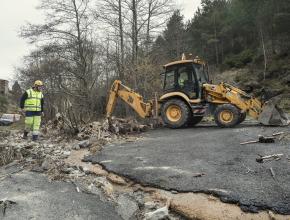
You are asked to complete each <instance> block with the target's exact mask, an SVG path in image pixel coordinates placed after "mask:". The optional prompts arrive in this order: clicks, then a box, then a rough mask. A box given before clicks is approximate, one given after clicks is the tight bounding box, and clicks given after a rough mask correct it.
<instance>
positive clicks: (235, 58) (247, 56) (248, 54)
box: [224, 49, 254, 68]
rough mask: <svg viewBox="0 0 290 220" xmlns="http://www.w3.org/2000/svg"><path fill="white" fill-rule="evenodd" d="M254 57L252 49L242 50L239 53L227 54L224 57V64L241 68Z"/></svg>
mask: <svg viewBox="0 0 290 220" xmlns="http://www.w3.org/2000/svg"><path fill="white" fill-rule="evenodd" d="M253 58H254V53H253V51H252V50H249V49H247V50H244V51H242V52H241V53H239V54H236V55H231V56H228V57H227V58H226V59H225V61H224V62H225V64H226V65H228V66H229V67H231V68H232V67H236V68H241V67H244V66H245V65H247V64H248V63H250V62H252V61H253Z"/></svg>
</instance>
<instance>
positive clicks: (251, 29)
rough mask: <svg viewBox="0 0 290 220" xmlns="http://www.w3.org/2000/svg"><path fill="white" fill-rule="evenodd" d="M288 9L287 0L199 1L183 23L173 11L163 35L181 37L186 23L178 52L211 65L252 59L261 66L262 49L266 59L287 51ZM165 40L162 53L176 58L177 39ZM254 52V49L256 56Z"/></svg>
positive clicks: (289, 47) (289, 45)
mask: <svg viewBox="0 0 290 220" xmlns="http://www.w3.org/2000/svg"><path fill="white" fill-rule="evenodd" d="M289 11H290V1H289V0H279V1H270V0H255V1H253V0H231V1H229V0H202V1H201V7H200V8H199V9H198V10H197V11H196V13H195V15H194V17H193V19H192V20H191V21H189V22H188V23H187V24H186V25H184V23H183V21H182V17H181V16H180V15H179V16H178V13H175V14H174V15H173V16H172V17H171V19H170V20H169V22H168V24H167V29H166V31H164V33H163V37H164V38H165V39H177V38H176V36H177V35H178V36H183V35H184V33H183V31H182V30H183V27H184V26H185V36H184V37H183V39H182V41H183V42H184V45H182V46H180V47H179V51H180V50H181V49H183V51H182V52H185V53H193V54H194V55H198V56H200V57H202V58H204V59H206V60H207V61H208V62H209V63H210V64H216V65H221V64H227V65H228V66H230V67H243V66H245V65H246V64H247V63H249V62H252V61H253V60H254V61H255V62H256V64H258V65H261V66H262V65H264V64H263V62H264V57H263V56H264V54H263V53H261V51H263V48H264V49H265V51H266V56H267V60H268V61H270V60H271V57H273V55H274V54H277V53H278V54H279V53H287V52H288V51H289V50H290V34H289V33H290V32H289V30H290V29H289V26H290V13H289ZM169 30H170V31H169ZM175 30H176V31H175ZM176 33H177V35H176ZM174 36H175V37H174ZM159 42H160V41H159ZM167 42H168V43H167V44H166V43H165V44H163V47H162V45H161V44H160V45H161V47H162V48H163V52H164V53H165V54H169V56H167V57H168V58H169V59H171V60H172V59H175V58H176V53H173V51H174V52H176V50H175V49H173V48H176V45H177V44H176V40H170V41H168V40H167ZM180 45H181V44H180ZM159 48H160V47H159ZM249 48H251V50H252V51H251V50H248V49H249ZM253 51H257V54H256V55H257V57H254V56H253ZM258 51H260V52H259V53H260V54H258ZM182 52H181V53H182ZM172 54H174V55H173V56H172ZM258 55H259V56H258ZM260 55H262V56H260Z"/></svg>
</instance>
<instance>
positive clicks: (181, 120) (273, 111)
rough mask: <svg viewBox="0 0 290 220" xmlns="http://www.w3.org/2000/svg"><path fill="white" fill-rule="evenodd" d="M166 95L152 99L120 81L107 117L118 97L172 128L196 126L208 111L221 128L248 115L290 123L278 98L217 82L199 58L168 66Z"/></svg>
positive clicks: (267, 121)
mask: <svg viewBox="0 0 290 220" xmlns="http://www.w3.org/2000/svg"><path fill="white" fill-rule="evenodd" d="M164 70H165V71H164V73H162V74H161V76H162V78H163V95H162V96H161V97H159V98H158V97H155V99H153V100H150V101H147V102H146V101H144V100H143V97H142V96H141V95H140V94H138V93H137V92H135V91H133V90H132V89H131V88H129V87H127V86H125V85H123V84H122V82H121V81H119V80H116V81H115V82H114V83H113V85H112V87H111V90H110V94H109V99H108V103H107V108H106V111H107V118H110V117H111V116H112V113H113V111H114V108H115V105H116V101H117V99H118V98H120V99H122V100H123V101H124V102H125V103H127V104H128V105H129V106H131V107H132V108H133V109H134V110H135V111H136V112H137V113H138V114H139V116H140V117H142V118H148V117H155V118H156V117H159V116H161V118H162V121H163V122H164V124H165V125H167V126H168V127H170V128H181V127H184V126H194V125H196V124H198V123H199V122H201V120H202V118H203V117H204V116H205V114H206V113H211V114H212V115H213V116H214V119H215V122H216V124H217V125H218V126H219V127H222V128H227V127H234V126H236V125H238V124H240V123H241V122H243V121H244V120H245V118H246V116H247V115H249V116H251V117H252V118H254V119H256V120H258V121H259V122H260V123H261V124H264V125H279V126H281V125H288V124H289V120H288V118H287V116H286V114H284V113H283V111H282V110H281V109H280V108H278V107H277V105H276V104H277V99H276V100H271V101H267V102H264V101H260V100H259V99H257V98H255V97H253V96H251V95H249V94H247V93H246V92H244V91H242V90H240V89H238V88H236V87H234V86H231V85H229V84H227V83H220V84H218V85H213V84H211V83H210V81H209V75H208V71H207V65H206V63H205V62H204V61H203V60H201V59H199V58H198V57H196V58H194V59H186V58H185V56H183V58H182V59H181V60H179V61H175V62H171V63H168V64H166V65H164Z"/></svg>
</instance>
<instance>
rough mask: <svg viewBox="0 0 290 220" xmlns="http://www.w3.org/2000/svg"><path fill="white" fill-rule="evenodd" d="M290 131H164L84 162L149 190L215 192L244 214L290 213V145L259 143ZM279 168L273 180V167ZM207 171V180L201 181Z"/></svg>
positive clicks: (110, 147)
mask: <svg viewBox="0 0 290 220" xmlns="http://www.w3.org/2000/svg"><path fill="white" fill-rule="evenodd" d="M278 131H289V127H287V128H285V127H284V128H275V127H261V126H259V125H247V124H244V125H240V126H239V127H237V128H234V129H221V128H218V127H216V126H215V125H210V124H208V125H200V126H198V127H195V128H186V129H178V130H171V129H158V130H154V131H150V132H148V133H145V134H144V135H143V136H144V138H142V139H140V140H138V141H137V142H134V143H126V144H121V143H119V144H118V143H117V144H113V145H108V146H106V147H105V148H104V149H103V150H102V152H100V153H99V154H97V155H94V156H88V157H86V158H85V159H84V160H85V161H91V162H93V163H99V164H101V165H103V166H104V167H105V168H106V169H107V170H109V171H111V172H114V173H117V174H120V175H123V176H126V177H128V178H130V179H132V180H134V181H136V182H139V183H141V184H142V185H145V186H155V187H158V188H162V189H166V190H175V191H179V192H203V193H208V194H214V195H216V196H218V197H220V199H221V200H222V201H223V202H228V203H235V204H239V206H240V207H241V208H242V209H243V210H244V211H249V212H257V211H259V210H268V209H270V210H273V211H275V212H276V213H280V214H290V184H289V183H290V163H289V160H288V159H287V157H288V156H290V142H289V141H287V140H286V139H284V140H283V139H282V140H280V141H278V140H277V141H276V143H273V144H261V143H258V144H250V145H244V146H241V145H240V142H244V141H248V140H255V139H256V138H257V136H258V135H259V134H262V135H271V134H272V133H274V132H278ZM277 153H282V154H284V156H283V157H282V159H281V160H279V161H271V162H267V163H257V162H256V160H255V159H256V158H257V155H258V154H260V155H270V154H277ZM271 167H272V169H273V170H274V173H275V178H273V177H272V175H271V172H270V168H271ZM197 173H204V174H205V175H204V176H202V177H195V175H196V174H197Z"/></svg>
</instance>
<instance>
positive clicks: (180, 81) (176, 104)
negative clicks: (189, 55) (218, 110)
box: [159, 58, 209, 128]
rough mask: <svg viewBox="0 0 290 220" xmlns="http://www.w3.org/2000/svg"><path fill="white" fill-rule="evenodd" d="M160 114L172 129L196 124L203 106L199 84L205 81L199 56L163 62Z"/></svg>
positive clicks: (204, 66) (207, 78) (206, 79)
mask: <svg viewBox="0 0 290 220" xmlns="http://www.w3.org/2000/svg"><path fill="white" fill-rule="evenodd" d="M164 69H165V72H164V73H163V74H162V77H163V95H162V96H161V97H160V99H159V101H160V103H161V111H160V112H161V117H162V119H163V121H164V122H165V124H167V125H168V126H170V127H172V128H179V127H183V126H185V125H195V124H197V123H199V122H200V121H201V120H202V118H203V116H204V114H205V112H206V108H207V105H206V104H205V103H204V102H203V101H202V100H203V98H202V97H203V85H204V84H206V83H208V82H209V77H208V73H207V71H206V70H207V68H206V65H205V63H204V62H203V61H202V60H200V59H199V58H195V59H193V60H187V59H182V60H180V61H175V62H172V63H169V64H166V65H164Z"/></svg>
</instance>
